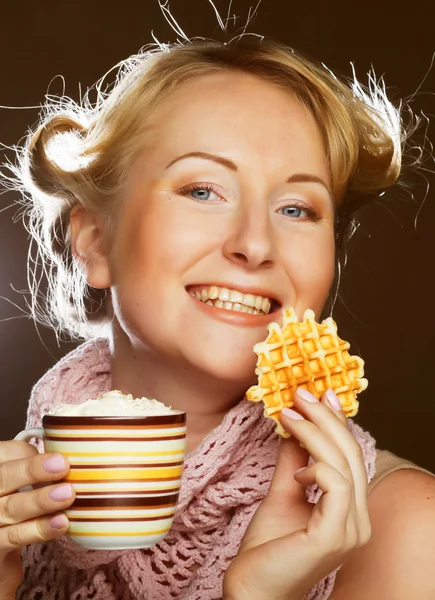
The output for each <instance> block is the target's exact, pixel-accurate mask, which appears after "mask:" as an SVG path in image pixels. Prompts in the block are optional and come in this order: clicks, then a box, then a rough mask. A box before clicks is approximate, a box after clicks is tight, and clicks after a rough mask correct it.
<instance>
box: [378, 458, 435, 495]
mask: <svg viewBox="0 0 435 600" xmlns="http://www.w3.org/2000/svg"><path fill="white" fill-rule="evenodd" d="M401 469H413V470H415V471H422V472H423V473H427V474H428V475H432V476H433V473H431V472H430V471H428V470H427V469H424V468H423V467H419V466H418V465H416V464H414V463H413V462H411V461H409V460H406V459H404V458H400V457H399V456H396V455H395V454H393V453H392V452H388V450H378V451H377V453H376V474H375V476H374V477H373V479H372V480H371V482H370V484H369V493H370V492H372V491H373V489H374V488H375V487H376V486H377V485H378V484H379V483H380V482H381V481H382V480H383V479H385V477H387V476H388V475H391V473H394V472H395V471H400V470H401Z"/></svg>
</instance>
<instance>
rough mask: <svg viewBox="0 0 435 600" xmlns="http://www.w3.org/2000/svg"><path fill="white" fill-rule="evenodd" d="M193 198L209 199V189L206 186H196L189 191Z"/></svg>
mask: <svg viewBox="0 0 435 600" xmlns="http://www.w3.org/2000/svg"><path fill="white" fill-rule="evenodd" d="M190 193H191V194H192V196H193V198H195V200H209V199H210V194H211V190H209V189H207V188H196V189H193V190H191V191H190Z"/></svg>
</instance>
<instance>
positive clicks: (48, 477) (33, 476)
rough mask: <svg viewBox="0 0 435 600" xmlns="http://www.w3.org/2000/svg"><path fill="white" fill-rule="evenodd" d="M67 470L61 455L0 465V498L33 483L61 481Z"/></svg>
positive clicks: (39, 455) (39, 456)
mask: <svg viewBox="0 0 435 600" xmlns="http://www.w3.org/2000/svg"><path fill="white" fill-rule="evenodd" d="M68 470H69V464H68V461H67V459H66V458H65V457H64V456H62V454H37V455H36V456H31V457H30V458H18V459H16V460H8V461H6V462H4V463H2V464H0V496H7V495H9V494H12V493H13V492H15V491H17V490H19V489H20V488H23V487H25V486H28V485H32V484H34V483H39V482H44V481H53V480H57V479H62V478H63V477H65V476H66V474H67V473H68Z"/></svg>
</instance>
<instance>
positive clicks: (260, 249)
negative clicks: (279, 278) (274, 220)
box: [223, 201, 276, 270]
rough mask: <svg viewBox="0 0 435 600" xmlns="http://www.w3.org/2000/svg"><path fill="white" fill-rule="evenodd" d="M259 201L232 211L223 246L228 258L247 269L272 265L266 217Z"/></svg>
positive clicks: (269, 224)
mask: <svg viewBox="0 0 435 600" xmlns="http://www.w3.org/2000/svg"><path fill="white" fill-rule="evenodd" d="M262 204H263V206H262V207H260V206H257V207H256V209H255V208H254V207H252V206H251V207H249V208H244V209H243V210H240V211H239V213H238V214H237V215H235V217H234V221H233V224H232V227H231V230H230V231H229V233H228V236H227V239H226V241H225V243H224V247H223V253H224V255H225V257H226V258H227V259H228V260H230V261H231V262H233V263H235V264H238V265H240V266H242V267H244V268H245V269H249V270H256V269H258V268H267V267H270V266H272V265H273V263H274V261H275V256H276V252H275V245H274V240H273V231H272V225H271V222H270V217H269V214H268V210H267V208H266V207H264V201H263V202H262Z"/></svg>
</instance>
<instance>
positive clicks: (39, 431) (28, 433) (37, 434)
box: [14, 427, 44, 442]
mask: <svg viewBox="0 0 435 600" xmlns="http://www.w3.org/2000/svg"><path fill="white" fill-rule="evenodd" d="M32 438H38V440H41V441H44V429H43V428H42V427H34V428H33V429H23V431H20V433H18V434H17V435H16V436H15V437H14V440H22V441H23V442H29V441H30V440H31V439H32Z"/></svg>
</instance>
